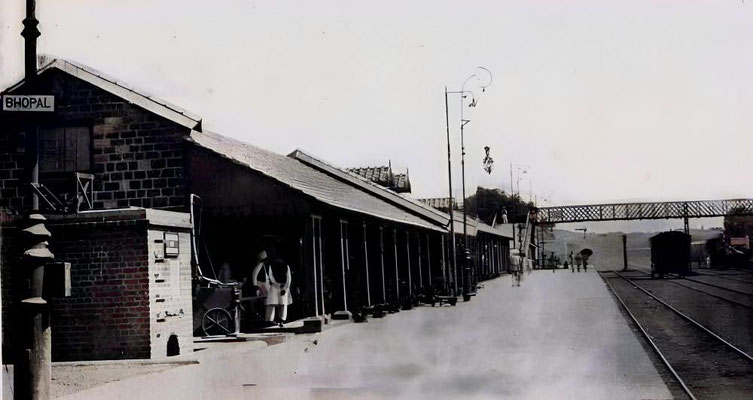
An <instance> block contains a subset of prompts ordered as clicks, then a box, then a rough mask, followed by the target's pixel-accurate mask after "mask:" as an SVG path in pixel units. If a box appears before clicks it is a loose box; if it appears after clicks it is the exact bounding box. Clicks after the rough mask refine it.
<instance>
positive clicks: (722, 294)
mask: <svg viewBox="0 0 753 400" xmlns="http://www.w3.org/2000/svg"><path fill="white" fill-rule="evenodd" d="M634 271H635V272H639V273H642V274H644V275H646V276H650V275H651V274H650V273H648V272H645V271H641V270H634ZM664 282H670V283H673V284H675V285H679V286H682V287H685V288H688V289H691V290H695V291H696V292H701V293H704V294H706V295H709V296H712V297H715V298H717V299H720V300H724V301H727V302H730V303H733V304H737V305H739V306H741V307H745V308H748V309H753V293H749V292H745V291H742V290H737V289H733V288H729V287H725V286H723V285H716V284H713V283H709V282H703V281H699V280H696V279H690V278H688V277H681V278H680V279H665V280H664ZM686 282H691V283H690V284H688V283H686Z"/></svg>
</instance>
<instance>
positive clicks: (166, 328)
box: [148, 227, 193, 358]
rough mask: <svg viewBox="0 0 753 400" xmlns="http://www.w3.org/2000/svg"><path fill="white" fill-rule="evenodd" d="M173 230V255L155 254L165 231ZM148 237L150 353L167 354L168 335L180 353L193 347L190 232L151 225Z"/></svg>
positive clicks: (158, 252)
mask: <svg viewBox="0 0 753 400" xmlns="http://www.w3.org/2000/svg"><path fill="white" fill-rule="evenodd" d="M166 232H171V233H177V234H178V238H179V242H180V246H179V255H178V256H177V257H157V256H156V255H157V254H161V253H163V252H164V243H163V242H162V240H164V237H165V233H166ZM148 240H149V245H148V246H149V264H150V266H151V267H150V273H149V304H150V313H149V315H150V318H149V319H150V326H151V334H150V340H151V357H152V358H160V357H166V356H167V343H168V340H169V338H170V336H171V335H175V336H176V337H177V339H178V345H179V347H180V354H186V353H191V352H192V351H193V312H192V309H193V308H192V296H191V290H192V288H191V235H190V233H189V232H188V231H183V232H179V231H178V230H175V229H164V228H155V227H152V228H150V229H149V232H148Z"/></svg>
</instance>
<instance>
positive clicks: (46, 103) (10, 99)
mask: <svg viewBox="0 0 753 400" xmlns="http://www.w3.org/2000/svg"><path fill="white" fill-rule="evenodd" d="M3 111H48V112H50V111H55V96H48V95H13V94H7V95H4V96H3Z"/></svg>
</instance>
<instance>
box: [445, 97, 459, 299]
mask: <svg viewBox="0 0 753 400" xmlns="http://www.w3.org/2000/svg"><path fill="white" fill-rule="evenodd" d="M444 115H445V123H446V126H447V178H448V179H447V181H448V185H449V188H450V197H449V200H450V207H449V208H450V245H451V246H452V247H451V248H452V260H451V261H452V268H451V270H452V274H453V277H452V295H453V296H457V294H458V283H457V280H458V271H457V265H456V264H457V262H456V261H457V248H456V246H455V216H454V213H453V210H452V208H453V207H452V162H451V158H450V157H451V155H450V111H449V106H448V104H447V86H445V88H444Z"/></svg>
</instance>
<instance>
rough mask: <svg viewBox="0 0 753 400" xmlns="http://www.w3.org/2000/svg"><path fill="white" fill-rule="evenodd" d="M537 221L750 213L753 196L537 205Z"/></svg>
mask: <svg viewBox="0 0 753 400" xmlns="http://www.w3.org/2000/svg"><path fill="white" fill-rule="evenodd" d="M535 214H536V217H535V223H536V224H556V223H567V222H588V221H624V220H639V219H670V218H682V219H685V220H686V221H687V219H688V218H706V217H724V216H727V215H753V199H732V200H700V201H666V202H653V203H650V202H646V203H614V204H592V205H574V206H554V207H540V208H538V209H537V211H536V213H535Z"/></svg>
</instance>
